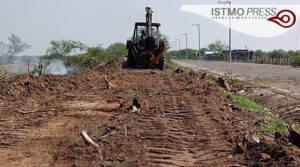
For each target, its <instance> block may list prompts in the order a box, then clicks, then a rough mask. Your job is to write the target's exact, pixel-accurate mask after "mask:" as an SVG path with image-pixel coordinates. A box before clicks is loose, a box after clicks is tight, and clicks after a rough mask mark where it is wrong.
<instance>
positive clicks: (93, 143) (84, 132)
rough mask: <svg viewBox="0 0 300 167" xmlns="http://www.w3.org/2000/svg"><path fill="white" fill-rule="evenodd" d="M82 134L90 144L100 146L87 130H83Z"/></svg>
mask: <svg viewBox="0 0 300 167" xmlns="http://www.w3.org/2000/svg"><path fill="white" fill-rule="evenodd" d="M81 136H82V137H83V138H84V140H85V141H86V142H88V143H89V144H91V145H93V146H95V147H96V148H99V147H100V146H99V145H98V144H97V143H95V142H94V141H93V140H92V139H91V138H90V137H89V136H88V135H87V133H86V131H85V130H84V131H82V132H81Z"/></svg>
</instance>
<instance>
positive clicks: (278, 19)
mask: <svg viewBox="0 0 300 167" xmlns="http://www.w3.org/2000/svg"><path fill="white" fill-rule="evenodd" d="M268 21H272V22H274V23H276V24H278V25H280V26H281V27H283V28H290V27H292V26H293V25H294V24H295V23H296V15H295V13H294V12H292V11H291V10H287V9H285V10H282V11H280V12H279V13H277V15H276V16H275V17H271V18H269V19H268Z"/></svg>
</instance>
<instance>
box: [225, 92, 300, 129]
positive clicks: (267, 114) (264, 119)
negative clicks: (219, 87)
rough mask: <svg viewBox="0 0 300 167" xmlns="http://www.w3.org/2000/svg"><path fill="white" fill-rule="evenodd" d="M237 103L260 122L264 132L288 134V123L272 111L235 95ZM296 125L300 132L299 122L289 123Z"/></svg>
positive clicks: (239, 95)
mask: <svg viewBox="0 0 300 167" xmlns="http://www.w3.org/2000/svg"><path fill="white" fill-rule="evenodd" d="M224 96H226V97H227V96H228V93H225V94H224ZM233 97H234V100H235V103H236V104H237V106H238V107H239V108H241V109H242V110H243V111H246V112H248V114H249V115H250V116H252V117H253V118H255V119H257V120H259V121H258V122H259V127H260V129H261V130H262V131H267V132H272V133H274V132H280V133H288V130H287V129H286V126H285V125H286V123H288V122H286V121H284V120H282V119H281V118H279V116H278V115H276V114H274V113H273V112H272V111H270V110H268V109H266V108H264V107H263V106H261V105H259V104H257V103H255V102H253V101H251V100H249V99H248V98H247V97H246V96H243V95H241V94H238V93H236V94H233ZM289 123H293V124H295V125H296V129H297V130H298V131H300V123H298V122H289Z"/></svg>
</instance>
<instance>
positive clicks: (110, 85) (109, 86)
mask: <svg viewBox="0 0 300 167" xmlns="http://www.w3.org/2000/svg"><path fill="white" fill-rule="evenodd" d="M104 81H105V83H106V84H107V89H111V88H112V87H113V85H112V84H111V82H109V81H108V79H107V78H106V76H104Z"/></svg>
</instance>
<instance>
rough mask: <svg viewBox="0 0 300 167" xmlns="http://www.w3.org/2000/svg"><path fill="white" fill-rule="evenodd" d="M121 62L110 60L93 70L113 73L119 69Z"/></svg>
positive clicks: (120, 68)
mask: <svg viewBox="0 0 300 167" xmlns="http://www.w3.org/2000/svg"><path fill="white" fill-rule="evenodd" d="M122 69H123V68H122V63H120V62H119V61H118V60H110V61H109V62H107V63H106V64H105V65H101V66H99V67H97V68H96V69H95V71H98V72H101V73H114V72H118V71H121V70H122Z"/></svg>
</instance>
